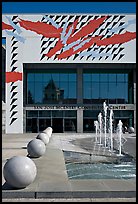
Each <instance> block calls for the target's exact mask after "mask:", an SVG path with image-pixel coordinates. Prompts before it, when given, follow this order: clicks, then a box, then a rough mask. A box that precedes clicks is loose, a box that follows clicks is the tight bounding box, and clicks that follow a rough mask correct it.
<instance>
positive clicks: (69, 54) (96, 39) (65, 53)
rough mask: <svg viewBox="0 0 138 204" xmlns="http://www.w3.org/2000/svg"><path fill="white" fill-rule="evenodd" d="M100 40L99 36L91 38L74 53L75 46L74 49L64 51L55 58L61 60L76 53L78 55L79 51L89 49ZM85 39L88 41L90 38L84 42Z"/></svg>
mask: <svg viewBox="0 0 138 204" xmlns="http://www.w3.org/2000/svg"><path fill="white" fill-rule="evenodd" d="M100 38H101V36H97V37H93V38H91V40H90V41H89V42H86V43H85V44H84V45H83V46H82V47H81V48H79V49H77V50H75V51H74V49H73V48H74V47H75V46H76V45H75V46H74V47H72V48H70V49H69V50H66V51H64V52H62V53H61V54H60V55H58V57H57V58H58V59H63V58H66V57H69V56H71V55H74V54H76V53H78V52H80V51H83V50H85V49H87V48H89V47H90V46H91V45H93V44H94V43H96V42H97V41H98V40H99V39H100ZM86 39H90V38H84V40H86ZM78 45H79V44H78Z"/></svg>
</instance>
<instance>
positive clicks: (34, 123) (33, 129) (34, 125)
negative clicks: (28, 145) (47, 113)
mask: <svg viewBox="0 0 138 204" xmlns="http://www.w3.org/2000/svg"><path fill="white" fill-rule="evenodd" d="M31 126H32V127H31V128H32V132H34V133H37V132H38V126H37V118H32V124H31Z"/></svg>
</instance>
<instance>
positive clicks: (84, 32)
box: [67, 16, 107, 44]
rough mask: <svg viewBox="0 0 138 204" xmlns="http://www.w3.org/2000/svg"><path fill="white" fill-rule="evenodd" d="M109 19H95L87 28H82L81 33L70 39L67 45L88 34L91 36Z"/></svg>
mask: <svg viewBox="0 0 138 204" xmlns="http://www.w3.org/2000/svg"><path fill="white" fill-rule="evenodd" d="M106 18H107V16H104V17H102V18H98V19H94V20H91V21H90V22H89V23H88V24H87V25H86V26H84V27H82V29H81V30H80V31H78V32H77V33H76V34H74V36H73V37H70V38H69V39H68V40H67V44H70V43H72V42H74V41H76V40H78V39H80V38H82V37H84V36H86V35H88V34H91V33H92V32H94V31H95V29H96V28H98V27H99V26H100V25H101V24H102V23H103V21H104V20H105V19H106Z"/></svg>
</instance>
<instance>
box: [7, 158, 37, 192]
mask: <svg viewBox="0 0 138 204" xmlns="http://www.w3.org/2000/svg"><path fill="white" fill-rule="evenodd" d="M36 174H37V168H36V165H35V163H34V162H33V161H32V160H31V159H30V158H28V157H25V156H13V157H12V158H10V159H8V160H7V162H6V163H5V165H4V167H3V176H4V178H5V180H6V182H7V183H8V184H9V185H11V186H12V187H15V188H25V187H26V186H28V185H30V184H31V183H32V182H33V181H34V180H35V178H36Z"/></svg>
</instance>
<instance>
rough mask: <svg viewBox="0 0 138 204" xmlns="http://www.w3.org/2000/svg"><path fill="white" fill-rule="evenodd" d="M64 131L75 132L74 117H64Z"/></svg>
mask: <svg viewBox="0 0 138 204" xmlns="http://www.w3.org/2000/svg"><path fill="white" fill-rule="evenodd" d="M64 123H65V124H64V131H65V132H66V131H70V132H76V119H64Z"/></svg>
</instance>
